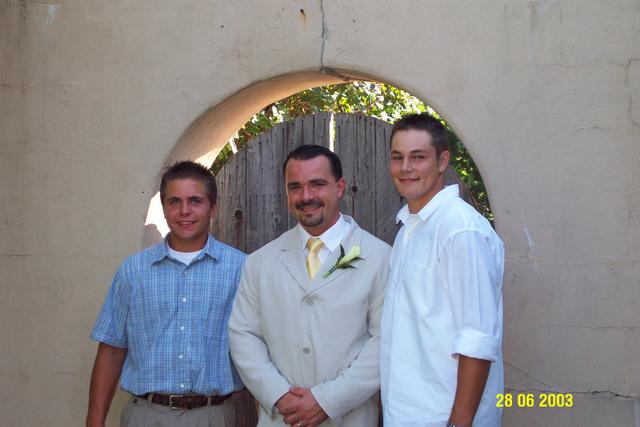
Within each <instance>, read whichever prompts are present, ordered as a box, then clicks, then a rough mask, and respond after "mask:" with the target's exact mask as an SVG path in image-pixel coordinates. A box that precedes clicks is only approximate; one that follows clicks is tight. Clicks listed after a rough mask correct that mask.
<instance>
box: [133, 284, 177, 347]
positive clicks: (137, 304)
mask: <svg viewBox="0 0 640 427" xmlns="http://www.w3.org/2000/svg"><path fill="white" fill-rule="evenodd" d="M172 311H173V310H172V308H171V302H170V296H169V295H167V294H166V293H165V292H161V291H160V290H157V289H156V290H147V291H146V292H145V291H140V290H138V291H137V292H134V293H133V294H132V299H131V309H130V312H129V323H130V325H131V327H132V330H133V331H135V333H134V335H136V336H137V338H139V339H142V340H149V339H150V340H154V339H155V338H157V337H158V335H159V334H161V333H162V331H163V330H164V329H165V328H166V327H167V323H168V322H169V321H170V319H171V317H172V315H173V313H172Z"/></svg>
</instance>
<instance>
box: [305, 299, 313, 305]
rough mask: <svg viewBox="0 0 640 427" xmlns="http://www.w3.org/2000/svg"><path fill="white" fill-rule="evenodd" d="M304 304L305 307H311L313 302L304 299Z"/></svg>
mask: <svg viewBox="0 0 640 427" xmlns="http://www.w3.org/2000/svg"><path fill="white" fill-rule="evenodd" d="M304 303H305V304H306V305H313V300H312V299H306V300H304Z"/></svg>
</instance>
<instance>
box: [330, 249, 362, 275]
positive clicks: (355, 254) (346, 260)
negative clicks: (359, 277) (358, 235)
mask: <svg viewBox="0 0 640 427" xmlns="http://www.w3.org/2000/svg"><path fill="white" fill-rule="evenodd" d="M360 260H363V261H364V258H360V246H358V245H355V246H353V247H352V248H351V249H349V252H347V253H346V255H345V253H344V248H343V247H342V245H340V257H338V261H336V265H334V266H333V267H331V269H330V270H329V271H327V272H326V273H324V277H329V275H331V273H333V272H334V271H336V270H337V269H339V268H355V267H354V266H353V265H351V264H353V263H354V262H356V261H360Z"/></svg>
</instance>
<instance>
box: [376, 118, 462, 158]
mask: <svg viewBox="0 0 640 427" xmlns="http://www.w3.org/2000/svg"><path fill="white" fill-rule="evenodd" d="M401 130H423V131H425V132H427V133H428V134H429V135H431V140H432V141H433V146H434V147H435V148H436V156H437V157H438V159H439V158H440V154H442V153H443V152H444V151H449V135H448V134H447V129H446V128H445V127H444V125H443V124H442V122H441V121H440V120H438V119H436V118H435V117H432V116H430V115H429V114H427V113H422V114H409V115H408V116H404V117H403V118H401V119H400V120H398V121H397V122H395V123H394V125H393V129H391V137H390V138H389V144H391V141H393V135H395V133H396V132H398V131H401Z"/></svg>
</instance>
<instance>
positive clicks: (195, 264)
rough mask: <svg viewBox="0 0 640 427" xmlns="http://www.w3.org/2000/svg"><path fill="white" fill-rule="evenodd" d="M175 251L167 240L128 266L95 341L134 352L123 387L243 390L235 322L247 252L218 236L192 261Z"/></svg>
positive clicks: (105, 309) (124, 373)
mask: <svg viewBox="0 0 640 427" xmlns="http://www.w3.org/2000/svg"><path fill="white" fill-rule="evenodd" d="M167 249H168V247H167V241H166V239H165V241H163V242H162V243H159V244H157V245H155V246H152V247H150V248H147V249H145V250H144V251H142V252H139V253H137V254H135V255H132V256H130V257H129V258H127V259H126V260H125V261H124V262H123V263H122V265H121V266H120V268H119V269H118V271H117V272H116V275H115V277H114V279H113V283H112V285H111V288H110V289H109V293H108V294H107V296H106V298H105V302H104V305H103V306H102V310H101V311H100V314H99V315H98V319H97V320H96V324H95V326H94V328H93V332H92V334H91V338H92V339H94V340H96V341H100V342H103V343H105V344H109V345H112V346H115V347H120V348H127V349H128V351H127V358H126V360H125V362H124V366H123V368H122V376H121V381H120V384H121V386H122V388H123V389H124V390H126V391H128V392H130V393H133V394H137V395H141V394H145V393H149V392H162V393H169V394H184V393H199V394H205V395H214V394H220V395H224V394H228V393H231V392H232V391H235V390H239V389H241V388H242V382H241V381H240V377H239V376H238V373H237V372H236V369H235V366H234V365H233V362H232V361H231V357H230V356H229V340H228V336H227V322H228V320H229V316H230V314H231V308H232V305H233V299H234V297H235V294H236V290H237V288H238V282H239V280H240V273H241V271H242V266H243V264H244V259H245V256H246V255H245V254H243V253H242V252H240V251H238V250H236V249H233V248H231V247H230V246H227V245H224V244H222V243H220V242H218V241H217V240H215V239H214V238H213V237H212V236H209V239H208V240H207V243H206V245H205V247H204V249H203V251H202V252H201V253H200V254H199V255H198V256H197V257H196V258H195V259H194V260H193V261H192V262H191V264H190V265H188V266H187V265H184V264H183V263H181V262H179V261H177V260H175V259H173V258H171V257H170V256H169V252H168V250H167Z"/></svg>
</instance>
